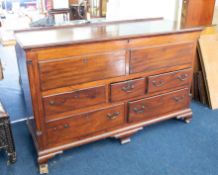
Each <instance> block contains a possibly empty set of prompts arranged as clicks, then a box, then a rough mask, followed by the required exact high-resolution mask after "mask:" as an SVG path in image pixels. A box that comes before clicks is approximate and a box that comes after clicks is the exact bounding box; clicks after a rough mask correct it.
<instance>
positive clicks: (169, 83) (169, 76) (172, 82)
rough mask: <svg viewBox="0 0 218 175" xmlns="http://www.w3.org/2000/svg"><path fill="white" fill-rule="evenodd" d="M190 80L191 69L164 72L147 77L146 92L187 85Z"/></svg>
mask: <svg viewBox="0 0 218 175" xmlns="http://www.w3.org/2000/svg"><path fill="white" fill-rule="evenodd" d="M191 80H192V69H191V68H189V69H184V70H180V71H175V72H169V73H164V74H160V75H154V76H149V77H148V93H152V92H158V91H161V90H167V89H172V88H176V87H180V86H185V85H189V84H190V82H191Z"/></svg>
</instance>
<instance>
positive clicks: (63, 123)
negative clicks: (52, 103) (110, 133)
mask: <svg viewBox="0 0 218 175" xmlns="http://www.w3.org/2000/svg"><path fill="white" fill-rule="evenodd" d="M124 121H125V117H124V104H119V105H116V106H113V107H109V108H105V109H102V110H99V111H93V112H89V113H84V114H81V115H76V116H72V117H71V118H68V119H63V120H59V121H55V122H50V123H47V127H48V128H47V139H48V142H49V143H54V144H56V143H57V144H58V143H59V142H65V141H72V139H74V138H75V139H76V138H78V137H85V136H87V135H90V134H94V133H95V132H98V131H103V130H106V129H111V128H113V127H115V126H118V125H121V124H123V123H124Z"/></svg>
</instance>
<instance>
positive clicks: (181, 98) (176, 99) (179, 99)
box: [173, 96, 185, 103]
mask: <svg viewBox="0 0 218 175" xmlns="http://www.w3.org/2000/svg"><path fill="white" fill-rule="evenodd" d="M173 99H174V100H175V101H176V102H177V103H179V102H181V101H183V100H184V99H185V97H184V96H181V97H173Z"/></svg>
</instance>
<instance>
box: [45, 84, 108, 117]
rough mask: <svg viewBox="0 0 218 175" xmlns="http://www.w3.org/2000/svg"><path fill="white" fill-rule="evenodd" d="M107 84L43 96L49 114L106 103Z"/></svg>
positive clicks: (46, 112) (46, 111)
mask: <svg viewBox="0 0 218 175" xmlns="http://www.w3.org/2000/svg"><path fill="white" fill-rule="evenodd" d="M105 102H106V95H105V86H99V87H93V88H89V89H83V90H77V91H73V92H69V93H64V94H59V95H54V96H49V97H45V98H43V103H44V109H45V114H46V115H47V116H49V115H53V114H58V113H62V112H66V111H72V110H76V109H80V108H85V107H89V106H94V105H97V104H101V103H105Z"/></svg>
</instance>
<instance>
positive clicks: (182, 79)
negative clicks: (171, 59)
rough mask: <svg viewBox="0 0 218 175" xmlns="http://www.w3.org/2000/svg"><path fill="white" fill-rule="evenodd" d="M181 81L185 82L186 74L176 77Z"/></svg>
mask: <svg viewBox="0 0 218 175" xmlns="http://www.w3.org/2000/svg"><path fill="white" fill-rule="evenodd" d="M177 78H178V79H179V80H181V81H185V80H186V79H187V78H188V74H183V75H180V76H178V77H177Z"/></svg>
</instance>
